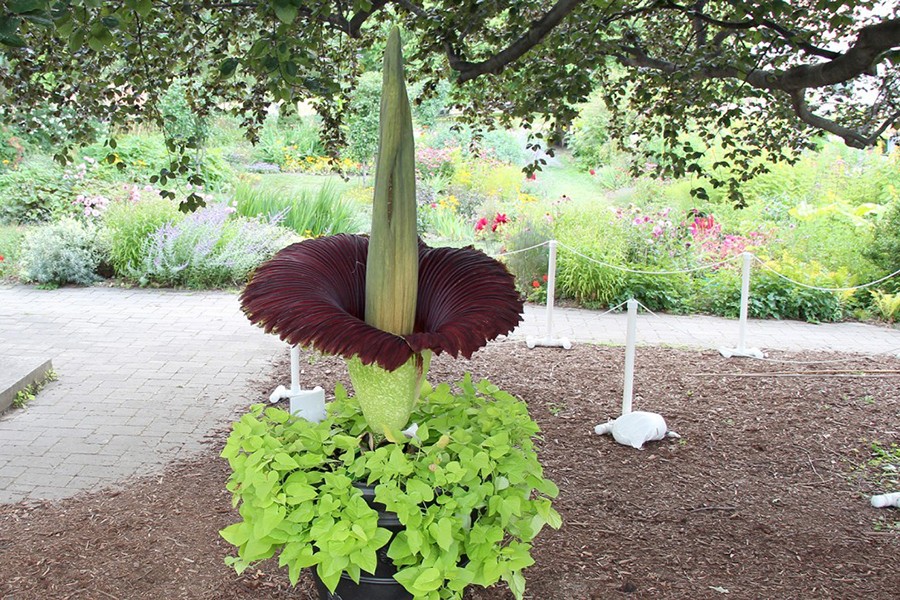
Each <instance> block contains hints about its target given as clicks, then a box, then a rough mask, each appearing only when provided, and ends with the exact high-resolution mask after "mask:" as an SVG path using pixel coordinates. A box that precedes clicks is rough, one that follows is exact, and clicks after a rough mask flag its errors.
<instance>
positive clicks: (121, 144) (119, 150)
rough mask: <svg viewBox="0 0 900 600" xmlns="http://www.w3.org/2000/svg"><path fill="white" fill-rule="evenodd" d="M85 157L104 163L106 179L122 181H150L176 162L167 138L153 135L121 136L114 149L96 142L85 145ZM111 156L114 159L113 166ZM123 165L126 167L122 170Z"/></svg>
mask: <svg viewBox="0 0 900 600" xmlns="http://www.w3.org/2000/svg"><path fill="white" fill-rule="evenodd" d="M82 155H83V156H86V157H88V158H90V159H92V160H94V161H96V162H97V163H98V164H100V165H101V166H102V167H103V169H104V173H105V176H106V178H108V179H114V180H122V181H141V182H144V181H149V179H150V177H152V176H153V175H157V174H158V173H159V171H160V169H162V168H167V167H169V162H171V160H172V157H170V155H169V153H168V151H167V150H166V143H165V139H164V138H163V135H162V134H161V133H150V132H143V133H140V134H132V133H129V134H123V135H118V136H116V147H115V149H114V150H113V149H110V148H109V146H105V145H104V144H103V143H102V142H96V143H94V144H91V145H89V146H85V147H84V148H83V149H82ZM108 156H112V160H113V162H112V163H110V162H109V160H110V159H108V158H107V157H108ZM119 163H121V164H122V165H124V167H125V168H124V169H122V168H119V166H118V165H119Z"/></svg>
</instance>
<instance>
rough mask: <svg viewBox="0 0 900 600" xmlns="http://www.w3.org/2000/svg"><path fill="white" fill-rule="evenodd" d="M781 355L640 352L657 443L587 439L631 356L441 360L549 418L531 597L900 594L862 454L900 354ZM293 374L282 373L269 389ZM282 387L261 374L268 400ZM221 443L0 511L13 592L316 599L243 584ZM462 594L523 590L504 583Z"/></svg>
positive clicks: (247, 578)
mask: <svg viewBox="0 0 900 600" xmlns="http://www.w3.org/2000/svg"><path fill="white" fill-rule="evenodd" d="M774 358H778V359H782V360H791V361H803V362H805V361H812V362H810V363H807V364H798V363H777V362H760V361H750V360H741V359H731V360H726V359H723V358H720V357H719V356H718V354H716V353H713V352H702V353H700V352H687V351H680V350H672V349H644V348H642V349H639V351H638V357H637V375H636V381H635V391H636V394H637V397H636V398H635V409H642V410H650V411H654V412H659V413H661V414H663V415H664V416H665V418H666V420H667V423H668V424H669V427H670V428H672V429H674V430H676V431H678V433H680V434H681V436H682V438H681V439H680V440H665V441H661V442H652V443H650V444H649V445H648V446H647V447H646V448H645V449H644V450H643V451H637V450H634V449H632V448H629V447H625V446H620V445H618V444H616V443H615V442H614V441H613V440H612V438H611V437H609V436H602V437H601V436H597V435H595V434H594V433H593V427H594V425H596V424H597V423H599V422H602V421H605V420H606V419H607V418H609V417H614V416H616V414H617V413H618V411H620V410H621V406H620V404H621V380H622V367H623V362H624V351H623V349H622V348H608V347H595V346H586V345H584V346H578V347H576V348H575V349H574V350H571V351H568V352H566V351H563V350H559V349H535V350H527V349H525V348H524V346H523V345H521V344H513V343H499V344H495V345H492V346H491V347H489V348H487V349H486V350H484V351H482V352H480V353H479V354H478V355H477V356H476V357H475V359H474V360H473V361H471V362H466V361H457V362H454V361H452V360H448V359H444V358H441V359H439V360H436V361H435V364H434V366H433V368H432V372H431V376H430V378H429V379H430V380H431V381H442V380H448V379H457V378H459V377H460V376H461V374H462V372H463V371H464V370H466V369H469V370H471V371H472V372H473V373H474V374H475V375H476V377H482V376H489V377H490V378H491V380H492V381H494V382H495V383H497V384H498V385H500V386H501V387H503V388H505V389H507V390H508V391H510V392H512V393H514V394H516V395H518V396H520V397H522V398H523V399H525V400H526V401H527V402H528V404H529V406H530V409H531V412H532V415H533V416H534V417H535V418H536V419H537V421H538V422H539V423H540V425H541V427H542V429H543V435H544V439H543V442H542V443H541V452H540V456H541V459H542V462H543V464H544V465H545V469H546V472H547V474H548V475H549V476H550V477H551V478H552V479H553V480H555V481H556V482H557V484H558V485H559V487H560V489H561V493H560V496H559V498H558V500H557V501H556V503H555V506H556V507H557V509H558V510H559V511H560V513H561V514H562V516H563V519H564V525H563V527H562V529H560V530H559V531H553V530H545V531H544V532H543V533H542V534H541V536H540V537H539V538H538V541H537V543H536V545H535V548H534V557H535V559H536V561H537V563H536V565H535V566H533V567H531V568H530V569H528V570H527V571H526V576H527V579H528V590H527V593H526V596H527V597H528V598H533V599H539V600H556V599H560V600H562V599H566V600H582V599H584V600H587V599H595V598H610V597H612V598H616V597H623V598H685V599H687V598H690V599H696V598H732V599H733V598H748V599H759V598H842V599H847V598H851V599H852V598H861V599H862V598H865V599H872V600H876V599H886V598H896V597H897V596H896V594H897V593H898V590H900V567H898V564H900V563H898V561H897V556H900V511H898V510H897V509H875V508H872V507H871V506H870V505H869V502H868V498H867V495H868V494H871V493H877V492H886V491H895V489H887V488H896V487H897V485H898V476H897V475H896V474H891V472H890V471H881V470H880V469H878V468H875V467H863V465H865V463H866V462H867V461H868V460H869V459H870V458H871V451H870V446H871V444H872V442H878V443H880V444H881V445H882V446H885V447H889V446H890V444H891V443H892V442H893V443H898V442H900V361H898V360H894V359H888V358H884V357H880V358H878V359H870V358H864V357H847V356H839V355H824V354H804V355H787V354H780V355H777V356H775V357H774ZM839 359H847V360H846V361H842V362H827V361H834V360H839ZM876 371H881V372H876ZM885 371H889V372H885ZM287 373H288V367H287V364H286V363H285V364H281V365H278V366H277V369H275V372H274V373H273V378H272V381H278V382H280V383H281V382H284V381H286V380H287V379H288V375H287ZM739 373H745V374H749V373H764V375H760V376H737V374H739ZM775 373H782V374H781V375H776V374H775ZM864 373H867V374H864ZM344 374H345V369H344V366H343V363H342V361H340V360H338V359H334V358H320V359H318V360H315V361H313V362H311V363H310V364H304V374H303V378H304V385H307V384H310V385H311V384H320V385H323V386H328V387H329V388H331V387H333V385H334V383H335V382H336V381H338V380H339V379H343V378H344ZM273 385H274V384H273V383H271V382H264V383H261V384H260V395H261V397H262V396H263V395H264V394H266V393H268V391H269V390H270V389H271V388H272V386H273ZM225 435H226V433H225V432H220V433H219V434H217V435H216V436H214V437H212V438H211V439H210V444H209V450H208V452H207V453H205V454H203V455H201V456H198V457H197V458H196V459H195V460H193V461H190V462H184V463H178V464H174V465H172V466H171V467H170V468H168V469H167V470H166V471H165V472H163V473H161V474H156V475H151V476H147V477H144V478H141V479H138V480H135V481H133V482H129V483H127V484H126V485H124V486H123V487H122V488H121V489H119V490H117V491H100V492H96V493H92V494H84V495H80V496H77V497H75V498H72V499H69V500H66V501H63V502H58V503H41V504H17V505H7V506H0V598H4V599H9V600H13V599H14V600H29V599H41V600H48V599H76V598H77V599H85V598H91V599H94V598H96V599H109V598H118V599H138V600H143V599H154V600H156V599H175V598H192V599H222V598H248V599H256V598H259V599H262V598H266V599H279V598H294V599H303V600H305V599H312V598H314V597H315V596H314V595H313V593H312V591H311V590H312V583H311V580H310V579H309V577H308V576H307V577H306V578H305V579H303V580H301V583H300V585H299V586H298V587H297V588H291V587H290V586H289V584H288V582H287V576H286V574H285V572H284V571H283V570H281V569H279V568H278V566H277V564H276V563H275V562H274V561H268V562H266V563H262V564H260V565H259V566H258V567H257V568H255V569H252V570H250V571H248V572H247V573H245V574H244V575H242V576H238V575H236V574H235V573H234V572H233V571H231V570H230V569H229V568H228V567H226V566H225V564H224V562H223V557H224V556H226V555H228V554H229V553H231V552H232V548H230V547H229V546H228V544H227V543H225V542H224V541H223V540H221V539H220V538H219V537H218V535H217V531H218V530H219V529H221V528H222V527H224V526H226V525H228V524H230V523H232V522H233V521H234V520H235V512H234V510H233V509H232V508H231V502H230V497H229V495H228V494H227V493H226V492H225V489H224V482H225V479H226V478H227V476H228V470H227V466H226V465H225V463H224V461H222V460H220V459H219V458H217V453H218V449H219V447H220V445H221V443H222V442H223V440H224V437H225ZM466 598H467V600H500V599H503V600H509V599H511V598H512V595H511V594H510V593H509V591H508V590H506V588H505V587H502V586H497V587H496V588H492V589H489V590H483V589H473V590H470V591H469V592H468V593H467V596H466Z"/></svg>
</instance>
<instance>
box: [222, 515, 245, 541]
mask: <svg viewBox="0 0 900 600" xmlns="http://www.w3.org/2000/svg"><path fill="white" fill-rule="evenodd" d="M219 535H221V536H222V538H223V539H224V540H225V541H226V542H228V543H229V544H232V545H234V546H243V545H244V544H246V543H247V540H249V539H250V527H249V526H248V525H247V523H245V522H243V521H241V522H240V523H235V524H234V525H229V526H228V527H226V528H225V529H222V530H221V531H219Z"/></svg>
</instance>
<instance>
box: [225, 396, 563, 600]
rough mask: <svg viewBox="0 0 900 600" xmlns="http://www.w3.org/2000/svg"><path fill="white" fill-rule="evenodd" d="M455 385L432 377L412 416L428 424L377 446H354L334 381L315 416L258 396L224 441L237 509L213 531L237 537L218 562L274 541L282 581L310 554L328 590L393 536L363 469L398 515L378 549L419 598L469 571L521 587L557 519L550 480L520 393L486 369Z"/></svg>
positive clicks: (353, 408) (464, 580) (476, 577)
mask: <svg viewBox="0 0 900 600" xmlns="http://www.w3.org/2000/svg"><path fill="white" fill-rule="evenodd" d="M459 387H460V388H461V389H462V392H453V391H452V390H451V389H450V388H449V386H446V385H444V384H442V385H440V386H438V387H437V388H435V389H434V391H433V392H432V393H431V394H430V395H429V397H428V402H424V403H420V404H419V405H418V407H417V409H416V412H415V414H414V415H413V420H414V421H415V422H418V423H420V424H425V423H427V426H426V427H422V428H420V434H421V436H422V437H421V443H420V444H414V443H411V442H409V441H408V440H400V442H399V443H396V444H394V443H387V444H384V445H382V446H381V447H379V448H377V449H376V450H374V451H363V450H362V449H361V447H360V442H361V439H360V437H357V436H361V434H362V432H363V431H364V430H365V424H364V421H363V418H362V415H361V413H360V410H359V407H358V405H355V404H354V401H353V399H351V398H347V397H346V395H343V394H336V399H335V401H334V402H333V403H332V406H329V413H328V414H329V416H328V419H326V421H325V422H323V423H321V424H313V423H309V422H308V421H303V420H294V419H288V420H286V421H285V420H284V419H283V418H282V416H281V414H280V413H278V412H274V411H265V409H264V407H254V408H253V409H252V410H251V412H250V413H249V414H248V415H246V416H245V417H244V418H242V419H241V420H240V421H239V422H238V423H236V424H235V425H234V427H233V431H232V434H231V436H229V439H228V441H227V443H226V450H223V455H227V456H226V457H227V458H228V460H229V464H230V465H231V468H232V469H233V474H232V476H231V477H230V478H229V481H228V484H227V487H228V489H229V490H230V491H231V492H232V493H233V494H234V499H235V501H236V502H238V505H239V507H240V514H241V518H242V520H241V521H240V522H238V523H236V524H234V525H231V526H229V527H226V528H225V529H223V530H222V532H221V533H222V537H223V538H224V539H226V540H227V541H228V542H229V543H232V544H234V545H236V546H237V547H238V557H237V558H231V559H229V560H228V564H230V565H231V566H233V567H234V568H235V569H238V570H240V569H244V568H246V567H247V566H248V565H250V564H251V563H252V562H254V561H256V560H261V559H264V558H268V557H270V556H273V555H274V554H275V553H276V552H279V551H280V557H279V563H280V564H281V565H282V566H286V567H287V568H288V575H289V576H290V578H291V580H292V581H297V578H298V577H299V575H300V571H301V569H303V568H305V567H310V566H315V567H316V568H317V570H318V571H319V576H320V577H321V578H322V580H323V581H324V582H325V584H326V587H327V586H331V588H330V589H334V588H335V587H336V586H337V583H338V581H339V579H340V574H341V573H342V572H346V573H347V574H348V575H349V576H350V577H352V578H357V577H359V576H360V574H361V573H363V572H371V570H372V569H374V567H375V565H376V564H377V560H376V556H377V555H376V553H377V551H378V549H380V548H382V547H384V546H385V545H386V544H388V542H389V540H390V539H391V533H390V532H389V531H388V530H386V529H383V528H379V527H378V525H377V520H378V518H377V515H376V514H375V512H374V511H373V510H372V509H371V507H369V506H368V505H367V504H366V502H365V501H364V500H363V499H362V496H361V494H360V492H359V490H357V489H356V488H354V487H353V486H352V481H353V480H356V481H360V480H366V479H370V478H371V480H372V481H378V482H379V484H378V485H377V486H376V488H375V497H376V500H377V502H379V503H382V504H384V505H385V506H386V507H388V510H391V511H393V512H395V513H396V514H397V515H398V517H399V519H400V521H401V522H402V523H404V525H405V526H406V527H407V529H406V530H405V531H402V532H400V533H399V534H398V535H397V536H396V537H395V538H394V541H393V542H392V543H391V544H390V547H389V548H388V556H389V557H390V558H391V559H392V560H393V561H394V563H395V565H397V567H398V569H399V571H398V574H397V580H398V581H400V582H401V584H402V585H404V586H405V587H406V588H407V589H408V590H409V591H410V592H411V593H412V594H413V595H414V597H416V598H417V600H439V599H443V600H450V599H451V598H454V599H455V598H458V597H459V595H460V594H461V592H462V589H463V588H464V587H465V585H467V584H468V583H474V584H477V585H491V584H494V583H496V582H497V581H499V580H503V581H506V582H508V584H509V586H510V589H511V590H512V591H513V594H514V595H515V596H516V597H518V598H522V597H523V594H524V591H523V590H524V584H525V581H524V578H523V577H522V575H521V571H522V569H524V568H526V567H527V566H528V565H530V564H531V563H532V558H531V546H530V543H529V542H530V541H531V540H532V539H533V538H534V536H535V535H536V534H537V532H538V531H540V529H541V528H542V527H543V526H544V525H545V524H549V525H551V526H554V527H559V526H560V525H561V523H562V521H561V519H560V517H559V514H558V513H557V512H556V511H555V510H553V508H552V505H551V502H550V498H552V497H553V496H555V495H556V494H557V493H558V489H557V487H556V486H555V485H553V483H552V482H550V481H548V480H546V479H545V478H544V476H543V473H542V471H541V468H540V464H539V463H538V461H537V457H536V454H535V450H534V445H533V443H532V441H531V437H532V436H534V435H535V434H536V432H537V431H538V429H537V426H536V425H535V424H534V422H533V421H532V420H531V418H530V417H529V416H528V412H527V410H526V408H525V406H524V404H523V403H522V402H520V401H518V400H516V399H515V398H513V397H512V396H510V395H508V394H504V393H502V392H499V391H496V392H494V391H493V388H492V387H490V386H488V385H485V384H484V383H483V382H480V383H478V384H477V385H475V384H472V383H471V381H469V382H468V383H466V382H463V383H462V384H461V385H460V386H459ZM467 388H468V390H467ZM340 431H344V432H352V433H349V434H348V433H338V432H340ZM438 488H440V491H438ZM461 554H465V556H466V557H467V558H468V561H469V562H468V563H467V564H466V565H465V566H461V565H460V564H459V562H460V555H461Z"/></svg>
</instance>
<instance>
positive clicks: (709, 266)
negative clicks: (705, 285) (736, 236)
mask: <svg viewBox="0 0 900 600" xmlns="http://www.w3.org/2000/svg"><path fill="white" fill-rule="evenodd" d="M557 243H558V244H559V245H560V246H561V247H563V248H565V249H566V250H568V251H569V252H571V253H572V254H576V255H578V256H580V257H581V258H583V259H585V260H589V261H591V262H594V263H597V264H598V265H602V266H604V267H608V268H610V269H615V270H617V271H624V272H626V273H637V274H638V275H678V274H680V273H694V272H697V271H703V270H705V269H717V268H719V267H721V266H723V265H727V264H728V263H730V262H734V261H735V260H737V258H738V257H737V256H732V257H731V258H728V259H726V260H723V261H719V262H717V263H710V264H706V265H700V266H697V267H691V268H690V269H679V270H675V271H641V270H638V269H629V268H628V267H622V266H619V265H614V264H611V263H608V262H604V261H602V260H597V259H596V258H591V257H590V256H587V255H586V254H582V253H581V252H579V251H578V250H575V249H574V248H571V247H569V246H567V245H565V244H563V243H562V242H557Z"/></svg>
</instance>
